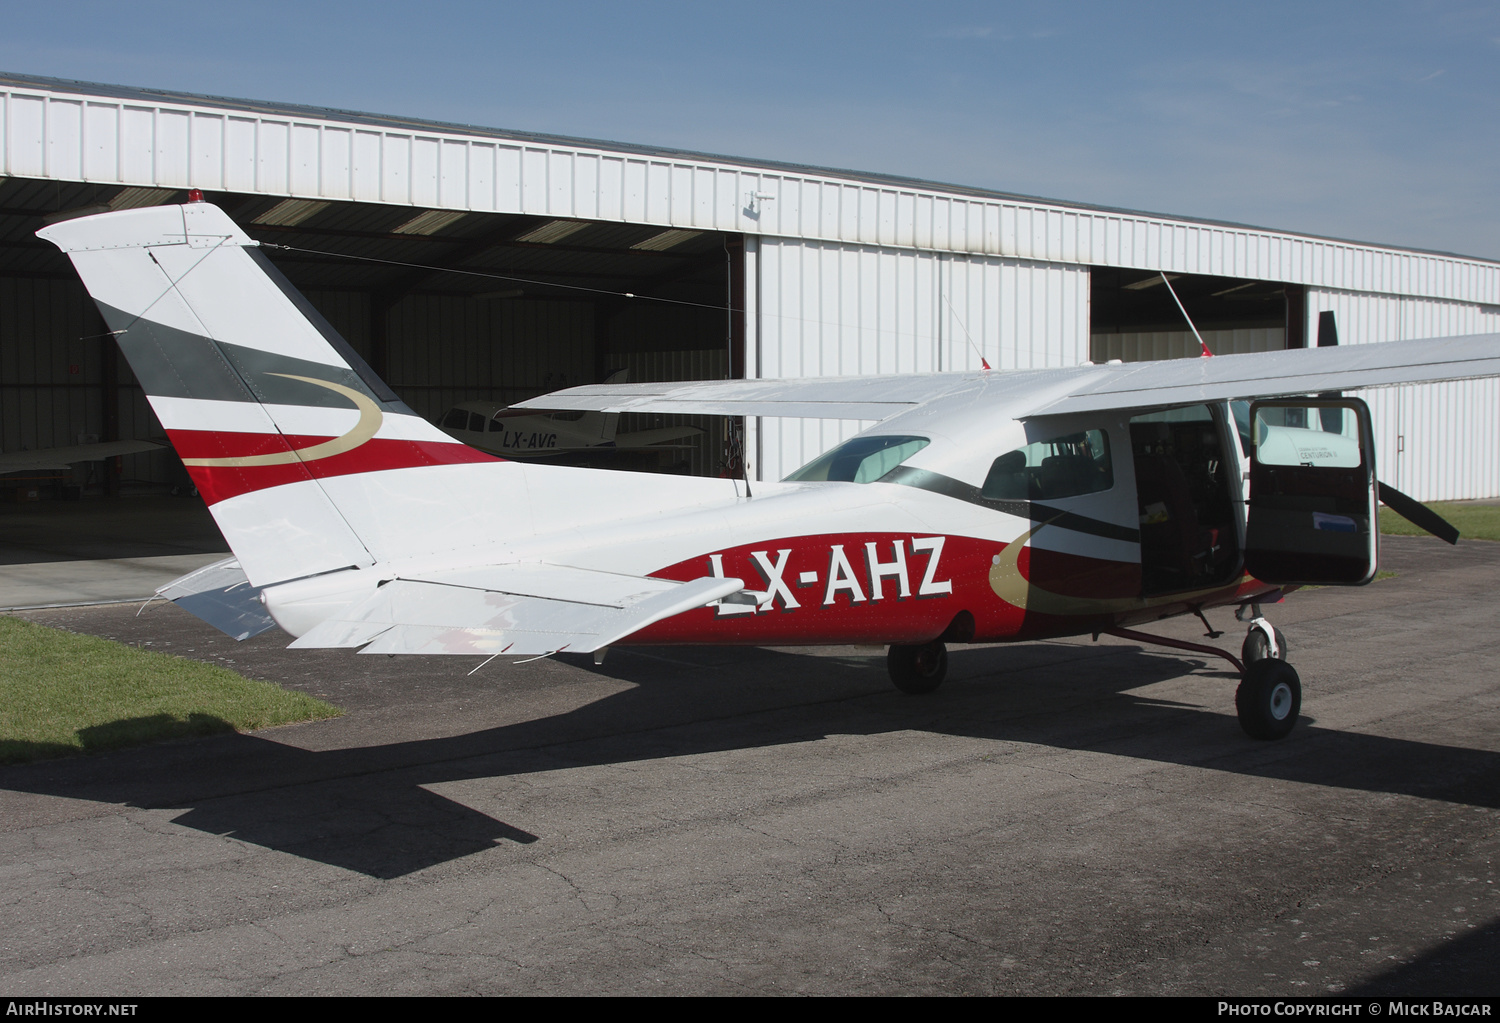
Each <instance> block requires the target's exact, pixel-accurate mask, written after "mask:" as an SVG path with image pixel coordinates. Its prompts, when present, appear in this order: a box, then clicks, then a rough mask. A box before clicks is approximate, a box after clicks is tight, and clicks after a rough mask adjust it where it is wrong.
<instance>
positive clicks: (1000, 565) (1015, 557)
mask: <svg viewBox="0 0 1500 1023" xmlns="http://www.w3.org/2000/svg"><path fill="white" fill-rule="evenodd" d="M1059 517H1061V516H1059ZM1055 521H1057V520H1056V519H1048V520H1047V521H1046V522H1043V523H1040V524H1039V525H1036V526H1033V527H1032V528H1030V529H1028V530H1027V531H1026V532H1024V533H1022V534H1021V535H1020V536H1018V537H1016V538H1015V539H1014V540H1012V541H1011V542H1010V543H1008V544H1006V546H1005V549H1004V550H1003V551H1001V552H1000V553H999V554H996V555H995V559H994V562H993V563H992V564H991V565H990V589H992V590H994V591H995V596H997V597H999V598H1000V599H1001V600H1003V601H1005V602H1006V603H1007V604H1010V605H1011V606H1013V607H1018V608H1020V609H1021V610H1022V611H1036V612H1038V613H1040V614H1049V615H1094V614H1119V613H1121V612H1123V611H1139V610H1141V609H1143V608H1148V607H1153V606H1155V605H1158V604H1176V603H1180V602H1182V601H1184V600H1196V599H1198V598H1200V597H1206V596H1208V595H1209V594H1212V593H1220V592H1222V591H1223V590H1225V589H1226V588H1228V587H1230V586H1232V585H1234V584H1233V583H1229V582H1225V583H1220V584H1219V585H1218V586H1212V587H1210V588H1208V589H1206V590H1193V591H1191V592H1189V593H1173V594H1164V595H1162V596H1160V597H1067V596H1064V595H1063V594H1061V593H1052V592H1051V591H1049V590H1044V589H1042V588H1041V587H1040V586H1037V585H1036V584H1035V583H1033V582H1030V581H1028V580H1027V579H1026V578H1025V577H1024V576H1022V575H1021V566H1020V564H1019V559H1020V557H1021V549H1022V548H1023V547H1025V546H1026V541H1028V540H1030V539H1031V538H1032V536H1034V535H1035V534H1036V532H1037V530H1039V529H1041V528H1042V527H1043V526H1048V525H1051V524H1052V523H1053V522H1055Z"/></svg>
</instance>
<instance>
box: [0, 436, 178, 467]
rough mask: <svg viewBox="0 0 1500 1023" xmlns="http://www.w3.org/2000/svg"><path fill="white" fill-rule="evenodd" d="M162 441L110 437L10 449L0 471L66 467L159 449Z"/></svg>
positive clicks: (3, 456) (0, 460) (2, 460)
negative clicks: (95, 440)
mask: <svg viewBox="0 0 1500 1023" xmlns="http://www.w3.org/2000/svg"><path fill="white" fill-rule="evenodd" d="M161 448H162V445H160V444H153V443H152V442H151V441H149V440H107V441H103V442H102V443H99V444H70V445H68V446H67V447H61V448H42V449H40V450H38V451H10V452H7V453H6V454H3V455H0V473H3V472H27V471H30V472H38V471H43V470H49V469H53V470H56V469H66V468H68V466H70V465H76V464H77V463H79V462H102V461H104V460H105V459H106V458H115V457H117V456H119V455H138V454H141V453H142V452H146V451H160V450H161Z"/></svg>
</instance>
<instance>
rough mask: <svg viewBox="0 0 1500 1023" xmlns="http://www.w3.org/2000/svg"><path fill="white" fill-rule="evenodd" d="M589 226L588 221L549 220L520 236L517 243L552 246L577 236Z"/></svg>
mask: <svg viewBox="0 0 1500 1023" xmlns="http://www.w3.org/2000/svg"><path fill="white" fill-rule="evenodd" d="M588 226H589V222H588V221H587V220H549V221H547V223H545V224H543V225H542V226H541V227H539V228H537V229H536V230H534V231H527V232H526V233H525V234H523V235H520V236H519V237H517V238H516V241H518V242H535V243H537V244H541V245H550V244H552V243H553V242H560V241H562V240H563V239H564V238H566V237H568V236H569V235H573V234H577V233H578V232H579V231H582V230H583V229H584V228H585V227H588Z"/></svg>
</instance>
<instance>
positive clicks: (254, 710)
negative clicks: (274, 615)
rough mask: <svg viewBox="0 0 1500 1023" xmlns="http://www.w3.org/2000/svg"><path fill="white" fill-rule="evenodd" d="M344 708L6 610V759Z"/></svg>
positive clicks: (0, 724)
mask: <svg viewBox="0 0 1500 1023" xmlns="http://www.w3.org/2000/svg"><path fill="white" fill-rule="evenodd" d="M341 713H343V712H342V711H341V710H339V709H338V708H337V707H335V706H333V705H332V704H328V703H324V702H323V701H322V700H317V699H314V698H313V697H311V696H307V695H305V694H303V693H298V692H292V691H289V690H286V689H282V688H281V687H280V686H277V685H273V684H271V683H270V682H257V681H255V680H253V679H248V678H245V677H244V676H243V675H239V674H236V673H235V672H233V671H230V670H229V669H228V668H220V667H215V666H214V665H211V664H203V663H201V662H199V661H190V660H188V659H187V658H185V657H173V656H170V655H168V654H159V653H154V652H150V651H145V650H138V649H136V648H134V647H129V646H125V645H123V644H120V643H113V642H111V641H109V640H107V639H99V638H97V637H95V636H80V635H77V634H75V633H71V632H63V631H61V630H59V629H49V628H46V627H44V626H41V625H34V624H32V623H31V622H28V621H24V620H22V619H19V618H10V617H5V616H0V763H18V762H21V761H26V760H40V759H42V758H45V757H57V756H67V755H70V754H76V753H84V752H94V751H97V750H107V749H118V748H120V747H123V746H138V745H141V744H142V743H148V742H158V741H160V740H162V739H176V738H182V737H184V736H191V735H208V734H210V733H213V732H226V731H241V732H248V731H254V730H255V729H258V728H269V727H271V726H272V725H285V724H291V723H292V722H295V721H314V720H318V719H320V718H331V717H338V716H339V715H340V714H341Z"/></svg>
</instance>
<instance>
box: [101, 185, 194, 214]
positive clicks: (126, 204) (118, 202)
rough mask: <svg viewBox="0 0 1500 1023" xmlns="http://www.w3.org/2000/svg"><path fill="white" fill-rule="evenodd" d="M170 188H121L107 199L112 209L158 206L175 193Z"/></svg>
mask: <svg viewBox="0 0 1500 1023" xmlns="http://www.w3.org/2000/svg"><path fill="white" fill-rule="evenodd" d="M176 194H177V191H176V189H172V188H122V189H121V190H120V191H119V192H117V193H115V197H114V198H113V199H111V200H110V201H109V208H110V209H112V210H138V209H140V208H141V207H143V206H160V205H161V204H162V203H164V202H166V201H167V200H168V199H170V198H172V196H174V195H176Z"/></svg>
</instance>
